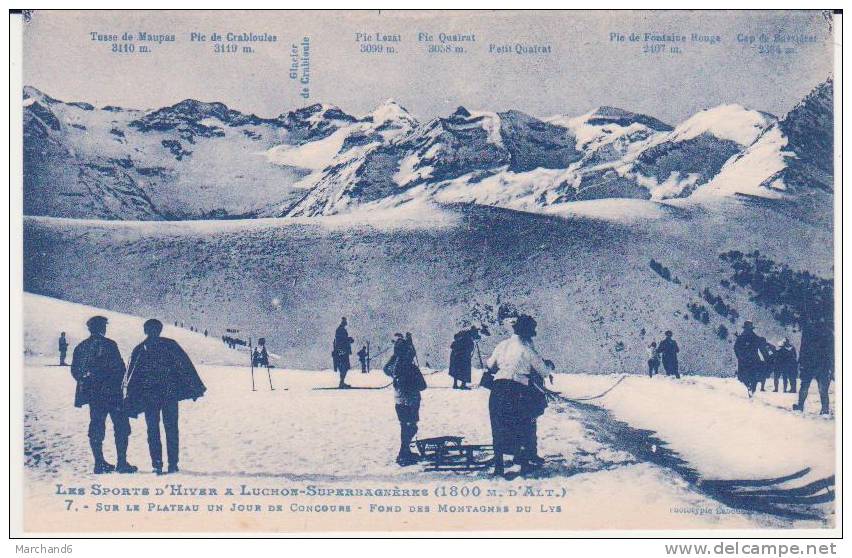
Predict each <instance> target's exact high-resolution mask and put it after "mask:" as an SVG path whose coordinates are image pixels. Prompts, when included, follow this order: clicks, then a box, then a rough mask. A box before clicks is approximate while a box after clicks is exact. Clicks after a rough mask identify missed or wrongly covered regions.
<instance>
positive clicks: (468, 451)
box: [414, 436, 494, 471]
mask: <svg viewBox="0 0 852 558" xmlns="http://www.w3.org/2000/svg"><path fill="white" fill-rule="evenodd" d="M463 440H464V438H462V437H461V436H440V437H437V438H424V439H422V440H416V441H415V442H414V444H415V446H416V447H417V452H418V453H419V454H420V457H421V458H422V459H423V460H425V461H426V468H425V470H426V471H478V470H481V469H485V468H487V467H489V466H490V465H491V463H492V461H493V460H494V448H493V447H492V446H491V445H485V444H463V443H462V441H463Z"/></svg>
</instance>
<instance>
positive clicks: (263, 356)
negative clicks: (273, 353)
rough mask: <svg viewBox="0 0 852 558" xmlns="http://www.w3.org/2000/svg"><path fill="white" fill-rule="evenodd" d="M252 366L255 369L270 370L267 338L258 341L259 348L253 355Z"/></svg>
mask: <svg viewBox="0 0 852 558" xmlns="http://www.w3.org/2000/svg"><path fill="white" fill-rule="evenodd" d="M252 366H254V367H255V368H269V353H268V352H266V338H264V337H261V338H260V339H258V340H257V347H255V348H254V353H253V354H252Z"/></svg>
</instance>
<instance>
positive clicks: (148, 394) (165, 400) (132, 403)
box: [124, 320, 207, 475]
mask: <svg viewBox="0 0 852 558" xmlns="http://www.w3.org/2000/svg"><path fill="white" fill-rule="evenodd" d="M143 329H144V331H145V335H146V336H147V337H146V338H145V340H144V341H142V343H140V344H139V345H137V347H136V348H135V349H133V353H132V354H131V356H130V365H129V366H128V368H127V374H126V375H125V378H124V389H125V395H124V408H125V409H126V410H127V412H128V414H129V415H130V416H133V417H136V416H138V415H139V413H145V424H146V426H147V427H148V450H149V453H150V454H151V466H152V467H153V469H154V472H155V473H156V474H158V475H162V474H163V445H162V442H161V439H160V419H161V418H162V421H163V427H164V428H165V430H166V450H167V455H168V465H169V468H168V472H169V473H177V472H178V458H179V455H178V454H179V451H180V439H179V436H180V430H179V427H178V403H179V402H180V401H183V400H186V399H192V400H193V401H195V400H196V399H198V398H199V397H201V396H202V395H204V392H205V391H206V390H207V388H205V387H204V383H203V382H202V381H201V378H199V376H198V372H196V370H195V366H193V365H192V361H191V360H190V359H189V356H188V355H187V354H186V353H185V352H184V350H183V349H182V348H181V347H180V345H178V344H177V342H176V341H174V340H172V339H168V338H166V337H160V333H162V331H163V324H162V322H160V320H148V321H146V322H145V324H144V325H143Z"/></svg>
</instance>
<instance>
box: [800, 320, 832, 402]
mask: <svg viewBox="0 0 852 558" xmlns="http://www.w3.org/2000/svg"><path fill="white" fill-rule="evenodd" d="M829 320H831V317H826V316H820V317H818V318H810V319H808V320H807V321H805V323H803V324H802V343H801V346H800V347H799V376H800V378H801V385H800V386H799V402H798V403H796V404H795V405H793V409H794V410H796V411H802V410H804V408H805V401H806V400H807V398H808V390H809V389H810V387H811V381H813V380H816V381H817V386H818V388H819V400H820V411H819V414H821V415H827V414H829V412H830V410H829V400H828V388H829V386H830V384H831V380H832V377H833V376H834V331H833V330H834V328H833V325H832V324H831V323H830V321H829Z"/></svg>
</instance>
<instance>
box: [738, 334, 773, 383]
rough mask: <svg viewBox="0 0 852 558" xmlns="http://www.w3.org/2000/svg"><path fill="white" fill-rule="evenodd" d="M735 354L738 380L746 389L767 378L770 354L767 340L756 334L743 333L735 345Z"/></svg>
mask: <svg viewBox="0 0 852 558" xmlns="http://www.w3.org/2000/svg"><path fill="white" fill-rule="evenodd" d="M734 354H735V355H736V357H737V379H738V380H739V381H741V382H742V383H744V384H745V385H746V387H753V386H754V383H755V382H759V381H760V380H761V379H763V378H764V377H765V376H766V369H767V364H766V361H767V360H768V358H769V352H768V350H767V348H766V339H765V338H763V337H761V336H759V335H757V334H756V333H755V332H753V331H750V330H746V331H743V332H742V333H741V334H739V336H737V340H736V342H735V343H734Z"/></svg>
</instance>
